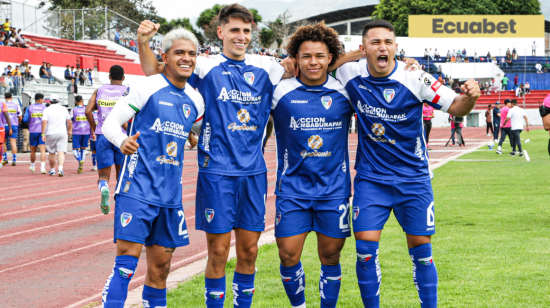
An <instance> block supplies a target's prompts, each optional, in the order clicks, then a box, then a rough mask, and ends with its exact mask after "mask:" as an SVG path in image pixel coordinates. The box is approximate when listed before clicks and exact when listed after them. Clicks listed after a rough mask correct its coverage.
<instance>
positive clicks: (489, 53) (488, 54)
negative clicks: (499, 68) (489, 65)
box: [487, 51, 493, 62]
mask: <svg viewBox="0 0 550 308" xmlns="http://www.w3.org/2000/svg"><path fill="white" fill-rule="evenodd" d="M492 58H493V57H491V52H490V51H488V52H487V62H489V59H492Z"/></svg>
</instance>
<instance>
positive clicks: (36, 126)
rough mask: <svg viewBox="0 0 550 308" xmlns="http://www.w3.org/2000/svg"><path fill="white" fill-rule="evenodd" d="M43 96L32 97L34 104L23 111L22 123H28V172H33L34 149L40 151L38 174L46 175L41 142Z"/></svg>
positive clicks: (43, 147)
mask: <svg viewBox="0 0 550 308" xmlns="http://www.w3.org/2000/svg"><path fill="white" fill-rule="evenodd" d="M43 102H44V94H42V93H36V94H35V95H34V104H32V105H30V106H29V107H28V108H27V110H25V115H24V116H23V122H28V123H29V144H30V145H31V166H30V167H29V170H30V171H31V172H34V162H35V161H36V147H38V148H39V150H40V173H42V174H46V173H47V172H46V144H45V143H44V141H43V140H42V136H41V134H42V113H43V112H44V109H46V106H44V105H43V104H42V103H43Z"/></svg>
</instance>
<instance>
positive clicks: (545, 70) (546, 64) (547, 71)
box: [543, 61, 550, 73]
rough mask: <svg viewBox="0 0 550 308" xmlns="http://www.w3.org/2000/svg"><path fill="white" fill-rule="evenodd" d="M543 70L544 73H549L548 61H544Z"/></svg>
mask: <svg viewBox="0 0 550 308" xmlns="http://www.w3.org/2000/svg"><path fill="white" fill-rule="evenodd" d="M543 68H544V72H545V73H550V63H548V61H546V63H544V66H543Z"/></svg>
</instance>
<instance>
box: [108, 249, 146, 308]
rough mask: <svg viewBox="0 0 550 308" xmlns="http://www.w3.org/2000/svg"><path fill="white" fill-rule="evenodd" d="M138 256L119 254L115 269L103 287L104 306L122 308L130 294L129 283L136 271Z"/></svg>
mask: <svg viewBox="0 0 550 308" xmlns="http://www.w3.org/2000/svg"><path fill="white" fill-rule="evenodd" d="M137 263H138V258H136V257H132V256H118V257H116V259H115V265H114V266H113V271H112V272H111V275H110V276H109V278H107V282H106V283H105V286H104V287H103V296H102V303H103V307H104V308H119V307H120V308H122V307H124V302H125V301H126V297H127V296H128V284H129V283H130V280H131V279H132V277H134V272H135V271H136V267H137Z"/></svg>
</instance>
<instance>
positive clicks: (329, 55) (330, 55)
mask: <svg viewBox="0 0 550 308" xmlns="http://www.w3.org/2000/svg"><path fill="white" fill-rule="evenodd" d="M330 62H332V54H331V53H329V54H328V63H330Z"/></svg>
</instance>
